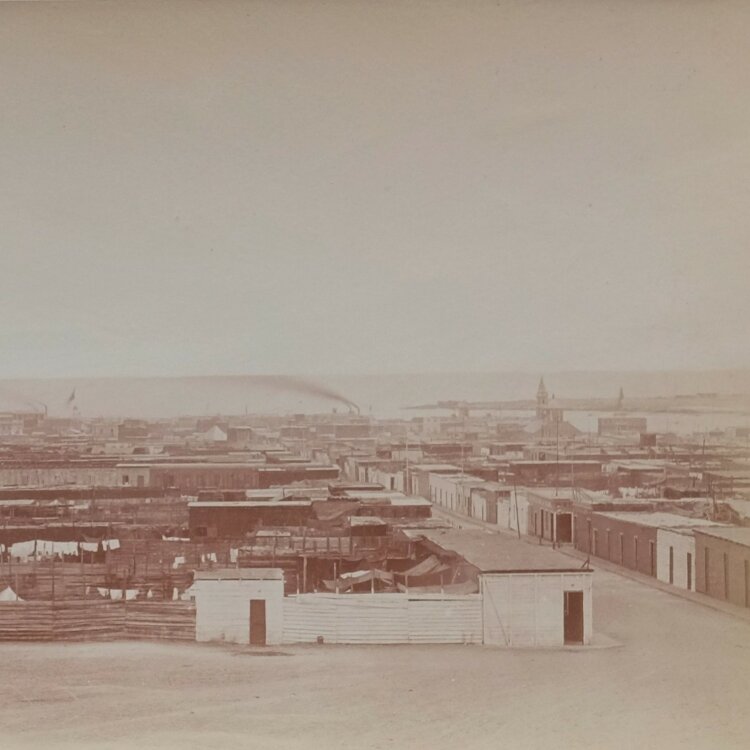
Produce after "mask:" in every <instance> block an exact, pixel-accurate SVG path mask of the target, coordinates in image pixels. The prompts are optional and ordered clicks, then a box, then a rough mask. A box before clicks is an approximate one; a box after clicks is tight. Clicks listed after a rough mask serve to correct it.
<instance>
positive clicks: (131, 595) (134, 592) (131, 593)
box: [125, 589, 138, 602]
mask: <svg viewBox="0 0 750 750" xmlns="http://www.w3.org/2000/svg"><path fill="white" fill-rule="evenodd" d="M137 596H138V589H126V591H125V601H128V602H129V601H132V600H133V599H135V598H136V597H137Z"/></svg>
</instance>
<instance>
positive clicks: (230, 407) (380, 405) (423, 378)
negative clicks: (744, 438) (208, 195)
mask: <svg viewBox="0 0 750 750" xmlns="http://www.w3.org/2000/svg"><path fill="white" fill-rule="evenodd" d="M542 375H543V376H544V379H545V383H546V385H547V389H548V391H549V392H550V394H555V395H557V396H558V397H560V398H584V397H610V398H612V399H613V400H614V399H616V398H617V394H618V392H619V390H620V388H623V390H624V392H625V397H626V399H627V398H628V397H629V396H630V397H647V396H676V395H682V394H695V393H719V394H750V369H742V370H714V371H703V372H700V371H695V372H687V371H680V372H549V373H541V372H526V373H445V374H435V373H426V374H403V375H394V374H386V375H330V376H324V375H314V376H310V377H309V378H305V377H301V376H295V377H294V378H278V379H277V378H273V377H271V376H254V375H237V376H229V375H227V376H205V377H163V378H160V377H143V378H131V377H125V378H85V377H81V378H59V379H13V380H0V411H11V410H31V409H41V408H43V406H42V404H44V405H46V406H47V408H48V413H49V414H50V415H52V416H70V415H72V414H73V413H74V409H77V413H78V414H80V415H81V416H83V417H140V418H145V419H152V418H158V417H175V416H180V415H194V416H208V415H217V414H221V415H230V414H244V413H248V414H253V413H263V414H285V413H289V414H292V413H301V412H306V413H320V412H330V411H331V410H332V409H337V410H339V411H342V412H347V411H348V407H347V406H346V404H345V401H351V402H354V403H356V404H357V405H358V406H359V407H360V409H361V413H362V414H371V415H372V416H374V417H380V418H395V417H405V418H408V417H411V416H415V415H416V414H418V413H420V412H416V411H407V410H404V408H403V407H406V406H415V405H421V404H428V403H434V402H437V401H448V400H466V401H503V400H516V399H532V398H534V396H535V394H536V389H537V384H538V382H539V377H540V376H542ZM434 413H440V412H434ZM739 423H741V424H744V423H745V418H744V417H743V419H742V420H739ZM660 429H661V428H660Z"/></svg>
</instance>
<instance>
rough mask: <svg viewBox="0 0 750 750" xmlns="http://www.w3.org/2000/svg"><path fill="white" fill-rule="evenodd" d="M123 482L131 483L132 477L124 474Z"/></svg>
mask: <svg viewBox="0 0 750 750" xmlns="http://www.w3.org/2000/svg"><path fill="white" fill-rule="evenodd" d="M122 483H123V484H130V477H129V476H128V475H127V474H123V475H122Z"/></svg>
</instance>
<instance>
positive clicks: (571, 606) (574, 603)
mask: <svg viewBox="0 0 750 750" xmlns="http://www.w3.org/2000/svg"><path fill="white" fill-rule="evenodd" d="M564 596H565V624H564V631H565V643H566V644H573V643H578V644H581V643H583V591H566V592H565V593H564Z"/></svg>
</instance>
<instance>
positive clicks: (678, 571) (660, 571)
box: [656, 529, 695, 591]
mask: <svg viewBox="0 0 750 750" xmlns="http://www.w3.org/2000/svg"><path fill="white" fill-rule="evenodd" d="M670 547H672V549H673V554H674V581H673V585H674V586H678V587H679V588H682V589H687V587H688V573H687V556H688V554H690V555H691V562H690V568H691V583H692V585H691V589H692V590H693V591H695V536H694V535H693V533H692V532H690V533H687V534H685V533H680V532H677V531H670V530H669V529H657V530H656V577H657V578H658V579H659V580H660V581H664V583H669V548H670Z"/></svg>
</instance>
